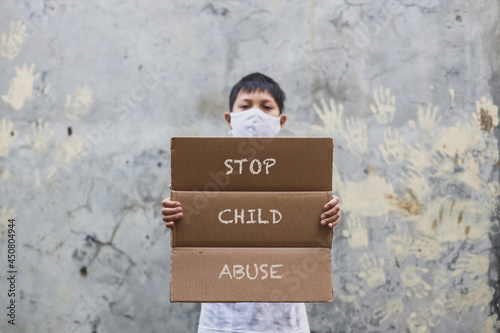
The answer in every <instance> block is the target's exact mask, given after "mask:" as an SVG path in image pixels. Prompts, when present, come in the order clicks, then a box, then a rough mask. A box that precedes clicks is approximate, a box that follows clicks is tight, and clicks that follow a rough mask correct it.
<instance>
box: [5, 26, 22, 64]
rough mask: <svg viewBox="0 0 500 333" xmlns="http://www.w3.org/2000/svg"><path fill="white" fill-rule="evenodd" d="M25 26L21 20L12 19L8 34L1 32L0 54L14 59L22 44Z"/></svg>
mask: <svg viewBox="0 0 500 333" xmlns="http://www.w3.org/2000/svg"><path fill="white" fill-rule="evenodd" d="M25 32H26V26H25V25H24V24H23V22H22V21H20V20H19V21H13V22H11V23H10V31H9V34H8V35H7V34H5V33H3V34H2V44H1V46H0V54H2V56H4V57H5V58H7V59H14V58H15V57H16V56H17V54H18V53H19V51H21V48H22V46H23V40H24V34H25Z"/></svg>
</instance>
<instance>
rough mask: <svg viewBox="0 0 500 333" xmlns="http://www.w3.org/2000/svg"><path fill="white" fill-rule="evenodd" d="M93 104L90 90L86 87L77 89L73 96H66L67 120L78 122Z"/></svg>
mask: <svg viewBox="0 0 500 333" xmlns="http://www.w3.org/2000/svg"><path fill="white" fill-rule="evenodd" d="M92 103H94V97H93V93H92V90H91V89H90V88H89V87H88V86H83V87H77V88H76V91H75V96H71V95H69V94H68V95H66V106H65V110H66V116H67V117H68V118H69V119H73V120H80V119H81V118H82V117H83V116H84V115H86V114H87V113H88V112H89V110H90V106H91V105H92Z"/></svg>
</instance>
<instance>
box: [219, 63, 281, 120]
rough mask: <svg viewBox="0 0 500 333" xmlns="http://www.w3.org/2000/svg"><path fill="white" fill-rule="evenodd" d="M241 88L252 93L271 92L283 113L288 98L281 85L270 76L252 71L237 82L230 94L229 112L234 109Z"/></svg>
mask: <svg viewBox="0 0 500 333" xmlns="http://www.w3.org/2000/svg"><path fill="white" fill-rule="evenodd" d="M240 90H243V91H245V92H248V93H252V92H254V91H259V92H260V91H267V92H269V93H270V94H271V95H272V96H273V97H274V100H275V101H276V103H277V104H278V108H279V109H280V114H281V113H283V110H284V108H285V98H286V96H285V92H284V91H283V90H281V88H280V85H279V84H278V83H277V82H276V81H274V80H273V79H271V78H270V77H269V76H266V75H264V74H261V73H252V74H248V75H247V76H244V77H243V78H242V79H241V80H240V81H239V82H238V83H236V84H235V85H234V87H233V89H231V93H230V94H229V112H232V111H233V105H234V101H235V100H236V97H237V96H238V93H239V92H240Z"/></svg>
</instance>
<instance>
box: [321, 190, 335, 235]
mask: <svg viewBox="0 0 500 333" xmlns="http://www.w3.org/2000/svg"><path fill="white" fill-rule="evenodd" d="M339 221H340V199H339V198H338V197H336V196H334V195H333V196H332V200H330V201H328V202H327V203H326V205H325V212H324V213H323V214H321V225H328V227H330V228H333V227H335V226H336V225H337V224H338V223H339Z"/></svg>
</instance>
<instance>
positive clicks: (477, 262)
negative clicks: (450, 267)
mask: <svg viewBox="0 0 500 333" xmlns="http://www.w3.org/2000/svg"><path fill="white" fill-rule="evenodd" d="M489 266H490V261H489V259H488V258H486V257H483V256H478V255H476V254H472V253H466V254H465V257H461V258H459V259H458V261H457V264H456V265H455V271H453V273H451V276H459V275H462V274H465V273H468V274H469V275H470V277H471V278H472V279H477V278H480V277H481V278H483V279H487V275H486V274H487V273H488V268H489Z"/></svg>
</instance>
